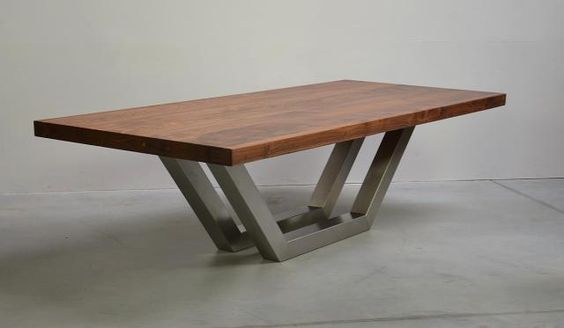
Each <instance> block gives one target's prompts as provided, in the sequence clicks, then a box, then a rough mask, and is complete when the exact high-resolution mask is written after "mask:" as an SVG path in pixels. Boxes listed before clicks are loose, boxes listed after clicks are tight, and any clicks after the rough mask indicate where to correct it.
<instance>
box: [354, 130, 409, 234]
mask: <svg viewBox="0 0 564 328" xmlns="http://www.w3.org/2000/svg"><path fill="white" fill-rule="evenodd" d="M414 128H415V127H408V128H405V129H400V130H394V131H390V132H386V134H385V135H384V139H382V143H381V144H380V147H379V148H378V152H377V153H376V156H375V157H374V160H373V161H372V164H371V165H370V168H369V169H368V173H367V174H366V177H365V178H364V181H363V182H362V185H361V187H360V191H359V192H358V195H357V196H356V199H355V201H354V203H353V206H352V210H351V213H353V214H354V215H359V214H360V215H364V216H366V218H367V220H368V223H369V224H370V225H372V223H373V222H374V218H375V217H376V213H377V212H378V209H379V208H380V205H381V204H382V201H383V200H384V196H385V195H386V191H388V187H389V186H390V183H391V182H392V177H393V176H394V173H395V172H396V169H397V167H398V164H399V162H400V160H401V157H402V155H403V152H404V151H405V148H406V146H407V143H408V142H409V138H410V137H411V134H412V133H413V130H414Z"/></svg>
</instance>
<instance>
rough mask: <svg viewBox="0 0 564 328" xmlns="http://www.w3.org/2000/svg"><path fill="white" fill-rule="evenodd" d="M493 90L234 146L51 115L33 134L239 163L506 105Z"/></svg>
mask: <svg viewBox="0 0 564 328" xmlns="http://www.w3.org/2000/svg"><path fill="white" fill-rule="evenodd" d="M490 94H491V95H490V96H487V97H482V98H479V99H474V100H470V101H467V102H463V103H456V104H452V105H447V106H443V107H435V108H430V109H428V110H423V111H417V112H416V113H415V114H414V113H408V114H403V115H399V116H395V117H392V118H389V119H385V120H376V121H372V122H371V121H368V122H359V123H355V124H350V125H346V126H341V127H336V128H332V129H323V130H320V131H318V132H315V133H308V134H305V135H302V134H299V135H295V136H291V137H288V136H282V137H279V138H277V139H271V140H266V141H259V142H255V143H250V144H242V145H236V146H233V147H219V146H214V145H205V144H195V143H189V142H184V141H175V140H170V139H160V138H154V137H147V136H139V135H132V134H126V133H119V132H111V131H104V130H96V129H91V128H85V127H77V126H72V125H65V124H60V123H53V122H49V119H47V120H36V121H34V122H33V123H34V134H35V136H37V137H44V138H49V139H56V140H63V141H70V142H76V143H82V144H88V145H93V146H100V147H106V148H114V149H120V150H128V151H134V152H140V153H146V154H152V155H158V156H166V157H172V158H178V159H185V160H193V161H199V162H205V163H212V164H219V165H226V166H234V165H240V164H244V163H249V162H253V161H257V160H261V159H267V158H272V157H276V156H280V155H284V154H289V153H294V152H298V151H303V150H307V149H313V148H318V147H322V146H325V145H330V144H334V143H338V142H343V141H347V140H352V139H357V138H362V137H367V136H370V135H374V134H378V133H383V132H387V131H391V130H397V129H402V128H406V127H410V126H415V125H420V124H424V123H430V122H434V121H438V120H442V119H446V118H450V117H456V116H460V115H464V114H469V113H473V112H478V111H482V110H486V109H491V108H495V107H500V106H503V105H505V102H506V94H505V93H493V92H492V93H490Z"/></svg>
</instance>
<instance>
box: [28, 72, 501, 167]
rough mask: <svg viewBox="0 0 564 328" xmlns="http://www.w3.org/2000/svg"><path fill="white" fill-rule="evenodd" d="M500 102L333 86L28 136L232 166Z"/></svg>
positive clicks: (148, 112) (137, 111)
mask: <svg viewBox="0 0 564 328" xmlns="http://www.w3.org/2000/svg"><path fill="white" fill-rule="evenodd" d="M504 104H505V94H502V93H493V92H479V91H467V90H454V89H442V88H429V87H419V86H410V85H398V84H387V83H376V82H361V81H349V80H344V81H335V82H327V83H319V84H312V85H305V86H299V87H291V88H284V89H276V90H269V91H260V92H254V93H247V94H240V95H232V96H225V97H218V98H208V99H200V100H191V101H184V102H177V103H170V104H163V105H154V106H146V107H138V108H131V109H123V110H116V111H108V112H101V113H92V114H84V115H76V116H69V117H62V118H54V119H47V120H39V121H35V122H34V127H35V135H36V136H41V137H46V138H52V139H59V140H66V141H73V142H79V143H84V144H90V145H97V146H103V147H109V148H117V149H124V150H131V151H136V152H142V153H148V154H155V155H162V156H168V157H174V158H180V159H188V160H195V161H201V162H208V163H215V164H222V165H237V164H241V163H246V162H251V161H255V160H259V159H264V158H268V157H274V156H278V155H282V154H287V153H291V152H295V151H299V150H305V149H310V148H315V147H319V146H323V145H328V144H333V143H337V142H341V141H346V140H351V139H355V138H360V137H364V136H368V135H372V134H376V133H381V132H385V131H390V130H395V129H399V128H404V127H408V126H414V125H418V124H422V123H427V122H432V121H436V120H441V119H445V118H449V117H453V116H458V115H462V114H467V113H472V112H476V111H481V110H484V109H489V108H493V107H497V106H502V105H504Z"/></svg>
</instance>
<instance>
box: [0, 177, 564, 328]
mask: <svg viewBox="0 0 564 328" xmlns="http://www.w3.org/2000/svg"><path fill="white" fill-rule="evenodd" d="M356 189H357V186H347V190H346V191H347V192H346V197H345V199H344V202H347V201H350V199H351V198H352V197H353V195H354V192H355V191H356ZM263 191H264V193H265V195H266V197H267V198H268V200H269V203H270V204H271V205H272V207H273V208H274V209H275V210H282V209H284V208H289V207H292V206H295V205H297V204H301V203H303V202H304V201H305V200H306V199H307V195H308V193H309V192H310V191H311V188H310V187H269V188H263ZM303 326H306V327H347V328H348V327H351V328H353V327H354V328H358V327H394V328H395V327H564V180H563V179H552V180H549V179H547V180H512V181H495V182H493V181H467V182H427V183H396V184H393V185H392V187H391V190H390V192H389V194H388V196H387V198H386V200H385V202H384V205H383V207H382V209H381V212H380V213H379V217H378V219H377V221H376V223H375V226H374V227H373V229H372V230H371V231H370V232H368V233H364V234H361V235H358V236H355V237H353V238H350V239H347V240H344V241H342V242H339V243H336V244H334V245H331V246H328V247H325V248H322V249H319V250H317V251H314V252H312V253H309V254H306V255H303V256H300V257H297V258H295V259H292V260H289V261H287V262H284V263H271V262H265V261H263V260H262V259H261V258H260V256H259V255H258V254H257V252H256V250H255V249H250V250H246V251H244V252H242V253H238V254H229V253H223V252H217V251H216V250H215V249H214V247H213V245H212V243H211V242H210V241H209V240H208V238H207V236H206V235H205V233H204V231H203V229H202V228H201V227H200V225H199V223H198V222H197V221H196V218H195V217H194V215H193V214H192V212H191V211H190V209H189V208H188V207H187V205H186V204H185V202H184V200H183V199H182V196H181V195H180V193H179V192H178V191H176V190H159V191H127V192H88V193H51V194H34V195H3V196H0V327H303Z"/></svg>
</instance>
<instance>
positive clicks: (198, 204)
mask: <svg viewBox="0 0 564 328" xmlns="http://www.w3.org/2000/svg"><path fill="white" fill-rule="evenodd" d="M160 159H161V161H162V162H163V164H164V166H165V168H166V169H167V170H168V172H169V173H170V175H171V176H172V179H173V180H174V182H175V183H176V185H177V186H178V188H179V189H180V191H181V192H182V194H183V195H184V197H185V198H186V200H187V201H188V203H189V204H190V206H191V207H192V209H193V210H194V213H196V216H197V217H198V218H199V219H200V222H202V225H203V226H204V228H205V229H206V231H207V232H208V234H209V235H210V237H211V239H212V240H213V242H214V243H215V245H216V246H217V248H219V249H221V250H225V251H230V252H235V251H238V250H241V249H244V248H248V247H250V246H253V244H252V242H251V241H250V239H249V238H248V235H247V233H241V232H240V230H239V228H238V227H237V225H236V224H235V222H234V221H233V219H232V218H231V216H230V214H229V212H228V211H227V208H226V207H225V204H224V203H223V201H222V200H221V198H220V197H219V195H218V194H217V192H216V191H215V189H214V188H213V186H212V184H211V182H210V181H209V179H208V177H207V176H206V173H205V172H204V170H203V169H202V167H201V165H200V163H198V162H193V161H187V160H180V159H174V158H168V157H160Z"/></svg>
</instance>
